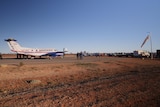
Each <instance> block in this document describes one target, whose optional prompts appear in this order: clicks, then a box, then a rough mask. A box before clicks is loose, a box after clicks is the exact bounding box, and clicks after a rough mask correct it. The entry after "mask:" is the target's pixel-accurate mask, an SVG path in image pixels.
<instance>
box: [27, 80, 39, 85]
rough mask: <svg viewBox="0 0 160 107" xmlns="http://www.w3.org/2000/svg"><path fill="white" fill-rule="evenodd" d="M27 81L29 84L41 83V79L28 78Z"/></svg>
mask: <svg viewBox="0 0 160 107" xmlns="http://www.w3.org/2000/svg"><path fill="white" fill-rule="evenodd" d="M26 82H27V83H28V84H39V83H41V80H26Z"/></svg>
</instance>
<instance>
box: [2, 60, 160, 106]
mask: <svg viewBox="0 0 160 107" xmlns="http://www.w3.org/2000/svg"><path fill="white" fill-rule="evenodd" d="M90 59H91V58H84V59H83V60H79V61H76V59H75V61H72V62H69V63H66V62H59V63H55V62H53V63H54V64H53V63H46V64H41V63H38V62H37V63H38V64H36V62H34V63H32V64H29V63H25V61H23V62H21V63H19V64H1V65H0V106H1V107H53V106H54V107H110V106H117V107H130V106H132V107H158V106H159V105H160V90H159V89H160V82H159V81H160V60H150V59H145V60H141V59H136V58H135V59H134V58H108V57H103V58H101V59H99V60H97V59H95V60H90ZM92 59H94V58H93V57H92ZM44 60H45V61H46V59H44ZM59 60H61V59H59ZM42 61H43V59H42Z"/></svg>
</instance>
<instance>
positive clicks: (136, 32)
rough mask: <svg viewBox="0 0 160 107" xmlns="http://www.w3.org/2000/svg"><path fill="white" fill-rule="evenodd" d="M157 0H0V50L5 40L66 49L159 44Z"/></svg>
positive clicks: (5, 47)
mask: <svg viewBox="0 0 160 107" xmlns="http://www.w3.org/2000/svg"><path fill="white" fill-rule="evenodd" d="M159 10H160V0H0V52H1V53H9V52H10V49H9V47H8V45H7V43H6V42H4V39H7V38H15V39H17V40H18V42H19V43H20V45H21V46H24V47H33V48H55V49H57V50H62V49H63V48H64V47H65V48H68V50H69V53H71V52H72V53H75V52H80V51H87V52H133V51H134V50H141V49H142V50H148V51H150V41H147V42H146V44H145V45H144V46H143V47H142V48H141V47H140V46H141V44H142V42H143V41H144V39H145V38H146V36H147V34H148V33H147V32H151V33H150V34H151V37H152V45H153V51H154V52H155V51H156V50H157V49H160V12H159Z"/></svg>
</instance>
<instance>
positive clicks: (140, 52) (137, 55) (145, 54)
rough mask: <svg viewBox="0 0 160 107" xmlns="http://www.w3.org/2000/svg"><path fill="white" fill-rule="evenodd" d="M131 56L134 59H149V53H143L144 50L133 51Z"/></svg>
mask: <svg viewBox="0 0 160 107" xmlns="http://www.w3.org/2000/svg"><path fill="white" fill-rule="evenodd" d="M133 56H134V57H140V58H141V57H147V58H149V57H150V53H149V52H148V51H145V50H135V51H133Z"/></svg>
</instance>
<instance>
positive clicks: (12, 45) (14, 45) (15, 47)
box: [5, 39, 22, 52]
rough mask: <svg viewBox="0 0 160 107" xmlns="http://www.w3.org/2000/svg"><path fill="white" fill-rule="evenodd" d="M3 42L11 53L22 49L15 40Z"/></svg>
mask: <svg viewBox="0 0 160 107" xmlns="http://www.w3.org/2000/svg"><path fill="white" fill-rule="evenodd" d="M5 41H7V43H8V45H9V48H10V49H11V51H15V52H17V51H20V50H21V49H22V47H21V46H20V45H19V44H18V43H17V42H16V41H17V40H15V39H6V40H5Z"/></svg>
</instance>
